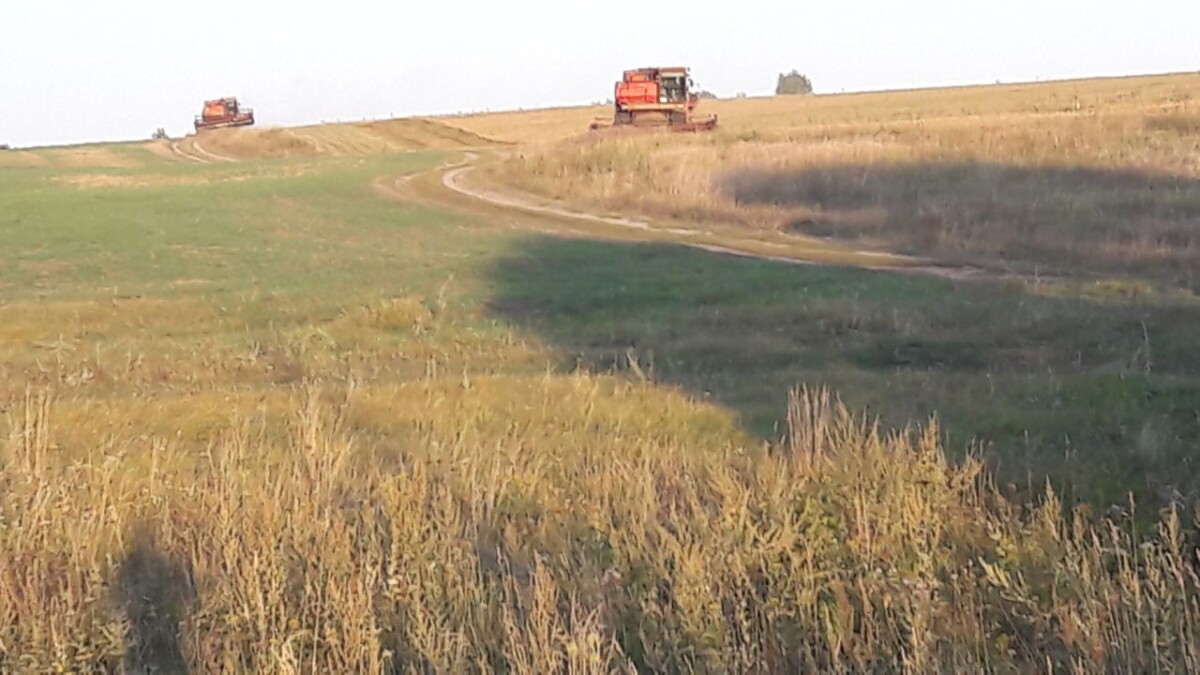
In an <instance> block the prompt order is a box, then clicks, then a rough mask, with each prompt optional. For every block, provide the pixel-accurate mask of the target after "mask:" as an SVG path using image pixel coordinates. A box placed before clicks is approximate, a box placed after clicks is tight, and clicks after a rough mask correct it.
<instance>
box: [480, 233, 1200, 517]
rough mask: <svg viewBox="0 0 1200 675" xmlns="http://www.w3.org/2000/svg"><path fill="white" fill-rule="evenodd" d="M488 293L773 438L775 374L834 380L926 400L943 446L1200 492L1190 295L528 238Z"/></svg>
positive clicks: (876, 402) (1021, 466) (569, 348)
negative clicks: (1172, 298) (1037, 286)
mask: <svg viewBox="0 0 1200 675" xmlns="http://www.w3.org/2000/svg"><path fill="white" fill-rule="evenodd" d="M515 250H517V251H518V253H515V254H513V255H510V256H509V257H506V258H501V259H500V260H499V262H498V263H496V265H495V267H494V268H493V269H492V270H491V273H492V278H493V281H494V284H495V288H494V297H493V299H492V301H491V305H490V306H491V310H492V311H493V313H494V314H496V315H498V316H500V317H503V318H504V319H506V320H508V321H511V322H514V323H516V324H519V325H521V326H524V327H526V328H528V329H531V330H533V331H534V332H536V334H537V335H538V336H539V337H540V338H541V339H543V340H544V341H546V342H548V343H549V344H551V345H553V346H555V347H557V348H558V349H559V350H560V351H561V352H562V353H563V359H564V360H563V364H562V367H563V368H564V369H570V368H575V367H580V366H582V367H585V368H591V369H598V370H616V371H621V372H627V373H629V374H630V376H631V377H647V378H652V379H654V380H655V381H656V382H658V383H660V384H665V385H673V386H677V387H680V388H682V389H684V390H687V391H689V392H690V393H691V394H693V395H694V396H696V397H699V398H707V399H711V400H713V401H715V402H718V403H720V404H722V405H724V406H727V407H729V408H731V409H732V410H734V411H736V412H737V413H738V414H739V416H740V418H741V420H742V423H743V424H744V426H745V427H746V428H747V429H748V430H750V431H752V432H754V433H757V434H759V435H761V436H762V437H764V438H777V437H778V436H779V435H780V433H781V431H780V421H781V417H782V415H783V411H784V404H785V399H786V392H787V389H788V388H789V387H792V386H795V385H797V384H809V385H829V386H831V387H832V388H833V389H835V390H836V391H838V392H840V394H841V395H842V396H843V398H844V400H845V401H846V403H847V404H849V405H850V406H852V407H853V408H856V409H866V410H868V411H870V412H871V413H872V414H874V415H878V416H879V417H880V418H881V420H882V421H883V422H884V423H885V424H887V425H890V426H897V427H899V426H904V425H906V424H908V423H910V422H914V421H915V422H924V421H926V420H927V419H928V418H929V416H930V415H933V414H934V413H936V414H937V415H938V417H939V419H940V421H941V423H942V425H943V429H944V430H945V431H946V433H947V440H948V447H949V448H950V450H951V452H956V451H957V452H962V451H965V450H966V449H967V448H968V447H969V446H971V445H972V444H976V443H977V444H979V445H982V447H983V449H984V451H985V452H986V453H987V454H988V456H989V457H991V458H992V459H994V460H995V461H996V462H997V463H998V464H999V465H1000V469H1001V475H1002V477H1003V478H1005V479H1006V480H1012V481H1016V482H1018V483H1024V481H1025V480H1026V479H1029V478H1031V477H1032V478H1034V479H1035V480H1036V481H1037V482H1040V479H1041V477H1043V476H1052V477H1055V478H1066V477H1068V476H1070V477H1073V478H1079V479H1080V480H1082V481H1086V485H1085V486H1084V488H1083V493H1084V494H1086V495H1087V496H1088V497H1089V498H1093V499H1096V500H1101V499H1104V500H1113V501H1120V500H1121V499H1122V494H1123V492H1124V491H1125V490H1134V491H1135V492H1141V493H1145V492H1152V491H1156V490H1159V489H1165V488H1166V487H1167V485H1166V483H1165V482H1164V481H1171V486H1170V487H1171V488H1172V489H1178V490H1180V491H1187V490H1193V489H1195V490H1198V491H1200V483H1196V482H1195V481H1193V479H1192V472H1191V469H1190V466H1191V465H1190V462H1191V453H1192V452H1194V451H1195V450H1196V449H1197V447H1200V350H1196V349H1195V348H1194V335H1200V309H1198V308H1197V307H1196V306H1195V305H1192V306H1190V307H1183V306H1156V305H1151V304H1147V303H1142V304H1132V303H1130V302H1128V301H1121V302H1116V301H1113V302H1099V301H1081V300H1066V299H1055V298H1045V297H1037V296H1031V295H1029V294H1027V293H1026V292H1024V290H1021V289H1016V288H1013V287H1011V286H994V285H988V284H983V283H980V282H974V283H970V284H957V285H956V284H954V283H952V282H948V281H944V280H938V279H929V278H919V277H911V276H903V275H898V274H891V273H879V272H869V271H862V270H850V269H832V268H817V267H804V266H796V265H788V264H783V263H776V262H767V261H755V260H747V259H742V258H736V257H731V256H722V255H717V254H711V253H706V252H702V251H697V250H694V249H689V248H685V247H678V246H668V245H647V244H627V243H612V242H600V241H590V240H571V239H559V238H554V237H548V236H533V237H530V238H528V239H526V240H524V241H522V242H521V243H520V244H519V246H518V247H517V248H516V249H515Z"/></svg>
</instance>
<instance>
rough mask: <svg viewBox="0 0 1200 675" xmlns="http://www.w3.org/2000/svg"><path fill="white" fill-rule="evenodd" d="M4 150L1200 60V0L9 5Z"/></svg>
mask: <svg viewBox="0 0 1200 675" xmlns="http://www.w3.org/2000/svg"><path fill="white" fill-rule="evenodd" d="M4 5H5V7H4V8H3V10H2V11H0V35H2V37H0V97H2V100H0V143H11V144H14V145H19V146H27V145H33V144H51V143H68V142H81V141H94V140H117V139H137V138H145V137H148V136H149V134H150V133H151V132H153V131H154V129H155V128H156V127H160V126H161V127H165V128H166V129H167V131H168V132H170V133H171V134H172V135H179V134H182V133H184V132H187V131H190V130H191V121H192V117H193V115H195V114H196V113H197V112H199V108H200V104H201V102H202V101H203V100H204V99H206V98H213V97H216V96H224V95H236V96H239V97H240V98H241V99H242V100H243V101H244V102H246V103H247V104H249V105H252V106H253V107H254V108H255V109H256V111H257V114H258V119H259V123H260V124H263V125H292V124H300V123H309V122H319V121H323V120H329V121H332V120H338V119H341V120H351V119H361V118H364V117H369V118H378V117H387V116H391V115H412V114H432V113H451V112H458V111H472V110H489V109H490V110H501V109H511V108H518V107H525V108H530V107H541V106H550V105H564V104H584V103H589V102H592V101H600V100H604V99H606V98H608V97H609V96H610V95H611V90H612V84H613V81H614V80H615V79H616V78H617V77H618V76H619V74H620V71H622V70H623V69H625V68H629V67H640V66H644V65H673V64H678V65H689V66H691V67H692V73H693V76H694V77H695V79H696V81H697V83H698V84H700V85H701V86H702V87H704V88H706V89H709V90H711V91H713V92H715V93H717V94H719V95H729V96H731V95H733V94H735V93H737V92H745V93H747V94H750V95H759V94H769V93H771V92H772V89H773V87H774V85H775V77H776V75H777V73H779V72H781V71H785V70H790V69H792V68H797V69H799V70H800V71H801V72H804V73H807V74H808V75H809V76H810V77H811V78H812V80H813V83H814V85H815V86H816V88H817V91H818V92H819V93H832V92H840V91H859V90H869V89H892V88H907V87H918V86H936V85H951V84H969V83H991V82H995V81H997V80H1001V81H1006V82H1012V81H1025V80H1035V79H1039V78H1040V79H1051V78H1055V79H1057V78H1067V77H1083V76H1092V75H1127V74H1139V73H1155V72H1170V71H1189V70H1190V71H1195V70H1200V38H1198V37H1197V35H1198V34H1197V29H1198V28H1200V0H1141V1H1136V0H1092V1H1091V2H1085V1H1083V0H1008V1H1007V2H989V3H978V2H972V1H971V0H925V1H922V0H915V1H914V2H896V1H895V0H888V1H884V0H839V1H838V2H799V1H797V0H791V1H788V0H770V1H769V0H757V1H756V0H743V1H742V2H701V1H700V0H692V1H691V2H646V1H645V0H641V1H638V2H629V3H625V2H619V1H616V0H607V1H606V2H595V1H593V2H578V3H577V2H571V1H570V0H511V1H509V2H451V1H444V2H428V1H426V2H422V3H419V4H416V3H414V4H411V5H410V4H409V3H402V2H368V1H366V0H341V1H340V2H319V3H318V2H305V1H304V0H293V1H289V2H283V1H277V0H241V1H240V2H234V1H231V0H193V1H192V2H171V1H169V0H168V2H162V0H156V1H154V2H151V1H148V0H107V1H104V2H93V1H91V0H87V1H84V0H71V1H66V0H33V1H28V2H18V1H16V0H5V2H4Z"/></svg>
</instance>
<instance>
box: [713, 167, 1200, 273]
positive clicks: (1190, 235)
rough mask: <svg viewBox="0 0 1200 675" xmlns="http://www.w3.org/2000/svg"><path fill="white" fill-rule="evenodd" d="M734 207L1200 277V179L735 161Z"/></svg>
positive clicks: (1084, 264) (836, 227)
mask: <svg viewBox="0 0 1200 675" xmlns="http://www.w3.org/2000/svg"><path fill="white" fill-rule="evenodd" d="M718 187H719V189H720V190H721V191H722V192H723V193H725V194H726V195H728V196H729V197H730V198H731V199H732V200H733V201H734V202H735V203H737V204H739V205H760V206H761V205H767V206H773V207H784V208H789V209H798V210H800V211H802V212H804V213H805V214H806V215H803V216H797V217H796V218H795V219H794V221H793V223H792V225H791V226H790V227H791V229H792V230H794V231H796V232H799V233H803V234H808V235H815V236H832V237H840V238H850V239H859V238H862V239H875V240H880V241H883V242H886V243H887V244H888V245H889V246H891V247H893V248H895V247H899V248H901V249H903V250H905V251H907V252H910V253H918V254H922V255H930V254H934V255H937V256H942V257H945V256H959V257H969V258H973V259H981V260H989V261H994V260H995V259H997V258H999V259H1002V260H1005V261H1014V262H1024V263H1028V264H1041V265H1046V266H1049V267H1050V268H1051V269H1055V270H1057V269H1061V268H1063V267H1064V266H1065V267H1067V268H1069V269H1072V270H1074V271H1086V272H1097V271H1106V272H1120V273H1137V274H1142V275H1145V276H1147V277H1152V278H1157V279H1162V280H1167V281H1170V282H1172V283H1175V284H1179V285H1183V286H1185V287H1188V288H1191V289H1193V290H1195V289H1196V288H1197V287H1198V286H1197V284H1198V283H1200V279H1197V271H1200V181H1196V180H1193V179H1190V178H1183V177H1178V176H1171V175H1165V174H1163V175H1157V174H1151V173H1146V172H1141V171H1132V170H1103V169H1088V168H1048V167H1020V166H1013V165H1009V164H995V163H987V162H957V163H943V164H936V163H935V164H928V163H921V164H879V165H873V164H861V165H842V166H828V167H814V168H804V169H796V170H778V169H741V170H737V171H731V172H729V173H727V174H725V175H724V176H723V177H722V178H721V179H720V180H719V186H718Z"/></svg>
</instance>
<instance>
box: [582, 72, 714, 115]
mask: <svg viewBox="0 0 1200 675" xmlns="http://www.w3.org/2000/svg"><path fill="white" fill-rule="evenodd" d="M695 88H696V87H695V85H694V84H693V83H692V76H691V73H690V72H689V71H688V69H687V68H638V69H637V70H627V71H625V76H624V77H623V78H622V79H621V81H620V82H618V83H617V86H616V92H615V95H614V97H613V106H614V108H615V109H614V111H613V119H612V121H611V122H609V121H608V120H597V121H595V122H593V123H592V126H591V128H592V130H593V131H595V130H599V129H610V128H616V127H666V128H668V129H671V130H672V131H711V130H712V129H715V128H716V126H717V118H716V116H715V115H713V116H709V117H696V116H695V111H696V106H697V105H698V104H699V102H700V97H699V96H698V95H697V93H696V92H695Z"/></svg>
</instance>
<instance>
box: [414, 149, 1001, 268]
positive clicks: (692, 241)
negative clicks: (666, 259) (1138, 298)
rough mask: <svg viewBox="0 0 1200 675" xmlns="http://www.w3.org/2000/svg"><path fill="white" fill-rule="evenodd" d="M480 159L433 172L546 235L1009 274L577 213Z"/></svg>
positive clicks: (786, 259) (799, 261) (806, 241)
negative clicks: (482, 166) (514, 183)
mask: <svg viewBox="0 0 1200 675" xmlns="http://www.w3.org/2000/svg"><path fill="white" fill-rule="evenodd" d="M479 159H480V157H479V156H478V155H477V154H475V153H468V154H467V155H466V156H465V157H464V159H463V160H462V161H461V162H456V163H453V164H449V165H443V166H442V167H439V168H438V169H436V170H435V171H434V173H435V174H438V175H440V181H439V182H440V187H442V188H444V189H445V190H446V191H449V192H452V193H455V194H457V195H459V196H462V197H467V198H469V199H471V200H475V201H477V202H479V203H482V204H486V205H487V206H489V207H491V208H493V209H499V210H504V211H507V212H510V213H515V214H525V215H534V216H538V217H539V221H541V223H542V224H543V227H537V228H535V229H538V230H540V231H543V232H547V233H556V234H563V235H575V236H579V235H591V236H596V235H601V236H606V235H607V236H612V235H613V234H614V233H616V234H618V235H619V234H620V232H621V231H622V230H624V233H625V236H616V237H614V238H619V239H637V240H647V239H648V240H650V241H655V242H661V243H674V244H678V245H681V246H688V247H691V248H696V249H700V250H703V251H708V252H710V253H717V254H721V255H731V256H738V257H742V258H753V259H757V260H767V261H771V262H779V263H786V264H792V265H819V266H848V267H862V268H868V269H876V270H888V271H893V272H897V273H905V274H918V275H922V276H933V277H938V278H943V279H951V280H967V279H991V280H995V279H1000V278H1007V277H1008V275H1004V274H998V273H996V272H993V271H989V270H984V269H980V268H975V267H967V266H960V265H945V264H940V263H938V262H937V261H934V260H928V259H922V258H914V257H910V256H903V255H897V254H891V253H884V252H878V251H864V250H858V249H854V248H850V247H848V246H845V245H842V244H840V243H837V242H832V241H827V240H822V239H815V238H808V237H797V236H790V235H776V236H773V237H764V238H748V237H745V236H741V235H738V234H736V233H730V232H728V231H717V230H709V229H692V228H683V227H677V226H659V225H656V224H654V223H652V222H649V221H645V220H638V219H634V218H629V217H624V216H605V215H598V214H592V213H586V212H582V211H577V210H573V209H571V208H569V207H567V206H566V205H564V204H560V203H556V202H552V201H549V200H545V199H542V198H539V197H535V196H533V195H523V194H518V193H515V192H512V191H508V190H503V189H500V188H497V187H496V186H494V185H484V184H482V182H481V181H478V180H472V176H473V174H475V173H476V171H475V170H476V168H477V166H478V162H479ZM415 178H416V177H414V176H406V177H402V178H400V179H396V180H400V181H403V182H404V183H408V184H414V183H415V181H414V179H415ZM424 188H425V191H424V192H418V193H417V194H418V196H423V197H426V198H428V197H431V196H432V197H435V198H436V194H435V193H434V194H431V193H430V191H429V184H428V182H427V181H426V182H425V183H424ZM405 192H406V193H408V194H410V195H411V194H412V191H405ZM546 220H551V221H558V222H559V223H560V225H561V227H559V228H553V229H549V230H548V229H547V228H546V227H544V224H545V221H546ZM580 226H582V228H581V227H580Z"/></svg>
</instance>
